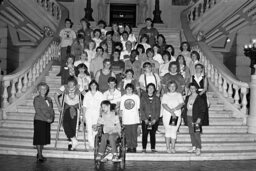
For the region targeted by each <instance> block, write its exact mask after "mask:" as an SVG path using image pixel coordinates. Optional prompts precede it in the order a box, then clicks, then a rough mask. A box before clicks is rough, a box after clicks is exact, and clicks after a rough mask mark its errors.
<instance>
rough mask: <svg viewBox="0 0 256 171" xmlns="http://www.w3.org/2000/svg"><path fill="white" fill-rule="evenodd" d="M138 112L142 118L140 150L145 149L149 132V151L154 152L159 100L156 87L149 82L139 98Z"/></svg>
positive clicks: (159, 106) (144, 150)
mask: <svg viewBox="0 0 256 171" xmlns="http://www.w3.org/2000/svg"><path fill="white" fill-rule="evenodd" d="M140 101H141V103H140V112H141V120H142V148H143V150H142V152H143V153H145V152H146V149H147V141H148V133H150V144H151V151H152V152H156V149H155V145H156V130H157V128H158V121H159V116H160V108H161V102H160V98H159V97H157V96H156V87H155V85H154V84H152V83H149V84H148V85H147V87H146V92H145V93H142V95H141V98H140Z"/></svg>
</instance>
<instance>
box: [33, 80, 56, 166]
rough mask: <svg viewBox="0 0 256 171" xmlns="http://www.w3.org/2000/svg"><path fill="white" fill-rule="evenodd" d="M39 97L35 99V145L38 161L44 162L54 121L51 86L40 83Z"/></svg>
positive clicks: (38, 88) (38, 87)
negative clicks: (44, 153) (44, 152)
mask: <svg viewBox="0 0 256 171" xmlns="http://www.w3.org/2000/svg"><path fill="white" fill-rule="evenodd" d="M37 90H38V92H39V95H38V96H36V97H35V98H34V103H33V104H34V108H35V112H36V113H35V117H34V138H33V145H35V146H36V148H37V160H38V161H40V162H43V161H45V160H46V158H44V157H43V155H42V150H43V146H44V145H47V144H50V140H51V135H50V130H51V126H50V124H51V123H52V122H53V121H54V110H53V103H52V99H51V98H50V97H47V93H48V91H49V86H48V85H47V84H46V83H43V82H41V83H39V84H38V86H37Z"/></svg>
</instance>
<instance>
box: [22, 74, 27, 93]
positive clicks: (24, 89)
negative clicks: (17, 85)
mask: <svg viewBox="0 0 256 171" xmlns="http://www.w3.org/2000/svg"><path fill="white" fill-rule="evenodd" d="M27 88H28V73H25V75H24V79H23V88H22V92H26V91H27Z"/></svg>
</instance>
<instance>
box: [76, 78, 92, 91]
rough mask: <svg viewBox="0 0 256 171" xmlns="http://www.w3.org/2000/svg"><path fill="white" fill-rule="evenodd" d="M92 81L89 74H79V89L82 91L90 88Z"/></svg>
mask: <svg viewBox="0 0 256 171" xmlns="http://www.w3.org/2000/svg"><path fill="white" fill-rule="evenodd" d="M90 82H91V77H90V76H88V75H84V76H81V74H78V76H77V84H78V86H79V90H80V91H81V92H82V91H84V90H88V86H89V83H90Z"/></svg>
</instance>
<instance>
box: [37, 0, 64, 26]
mask: <svg viewBox="0 0 256 171" xmlns="http://www.w3.org/2000/svg"><path fill="white" fill-rule="evenodd" d="M35 2H36V3H38V5H40V6H41V7H43V8H44V9H45V10H46V11H47V12H48V13H49V14H50V15H51V16H53V17H54V18H55V19H56V20H57V21H59V20H60V19H61V8H60V6H59V4H58V3H57V2H56V1H55V0H35Z"/></svg>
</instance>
